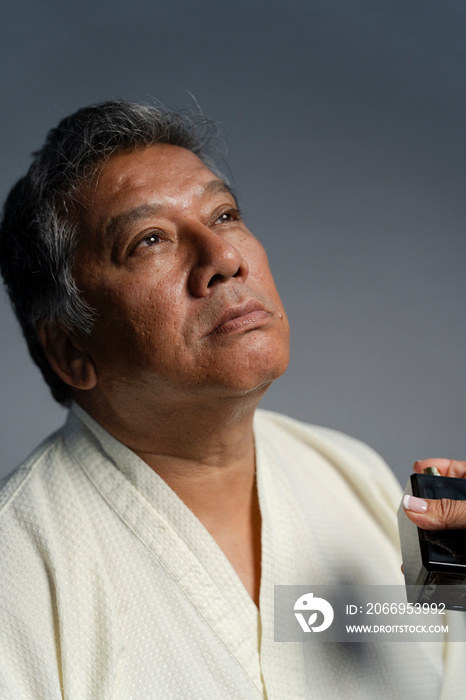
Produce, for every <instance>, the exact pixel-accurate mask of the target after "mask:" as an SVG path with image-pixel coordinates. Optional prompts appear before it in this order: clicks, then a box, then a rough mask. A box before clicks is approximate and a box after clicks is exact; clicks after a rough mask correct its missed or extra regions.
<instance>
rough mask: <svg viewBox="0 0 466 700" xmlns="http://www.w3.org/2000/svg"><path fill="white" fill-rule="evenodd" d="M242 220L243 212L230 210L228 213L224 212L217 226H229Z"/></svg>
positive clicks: (217, 220)
mask: <svg viewBox="0 0 466 700" xmlns="http://www.w3.org/2000/svg"><path fill="white" fill-rule="evenodd" d="M240 220H241V212H240V211H239V209H229V210H228V211H224V212H223V213H222V214H220V216H219V217H218V218H217V219H216V220H215V223H216V224H229V223H231V222H232V221H240Z"/></svg>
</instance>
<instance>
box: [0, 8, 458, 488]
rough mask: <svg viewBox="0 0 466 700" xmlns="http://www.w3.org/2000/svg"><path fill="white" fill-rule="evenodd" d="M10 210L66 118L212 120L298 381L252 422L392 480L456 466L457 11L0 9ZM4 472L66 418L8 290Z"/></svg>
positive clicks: (0, 312) (3, 188)
mask: <svg viewBox="0 0 466 700" xmlns="http://www.w3.org/2000/svg"><path fill="white" fill-rule="evenodd" d="M0 27H1V29H0V32H1V37H2V38H1V42H0V55H1V77H0V80H1V82H0V91H1V100H2V110H1V115H0V143H1V146H0V148H1V163H2V167H1V170H0V195H1V198H2V200H3V199H4V197H5V195H6V193H7V191H8V189H9V188H10V187H11V185H12V184H13V182H14V181H15V180H16V179H17V178H18V177H19V176H20V175H21V174H22V173H23V172H24V170H25V169H26V167H27V166H28V163H29V153H30V152H31V151H32V150H34V149H35V148H37V147H38V146H39V145H40V144H41V143H42V141H43V139H44V136H45V133H46V131H47V130H48V129H49V128H50V127H51V126H54V125H55V124H56V123H57V122H58V120H59V119H60V118H61V117H62V116H63V115H65V114H67V113H69V112H71V111H73V110H75V109H77V108H78V107H80V106H82V105H84V104H87V103H90V102H95V101H100V100H104V99H109V98H114V97H125V98H129V99H136V100H143V101H152V100H153V99H158V100H160V101H161V102H162V103H164V104H165V105H166V106H167V107H171V108H180V107H186V106H191V105H192V104H193V102H192V99H191V97H190V93H192V94H193V95H194V96H195V98H196V100H197V101H198V102H199V104H200V106H201V108H202V109H203V111H204V112H205V113H206V114H207V115H209V116H211V117H212V118H214V119H216V120H218V121H219V122H221V123H222V125H223V133H224V137H225V141H226V142H227V144H228V158H229V161H230V163H231V166H232V169H233V172H234V174H235V181H236V186H237V189H238V192H239V196H240V202H241V204H242V208H243V210H244V212H245V216H246V220H247V222H248V224H249V226H250V228H251V229H252V231H253V232H254V233H256V235H258V236H259V237H260V238H261V239H262V241H263V242H264V244H265V246H266V248H267V250H268V253H269V257H270V261H271V265H272V269H273V271H274V273H275V276H276V279H277V283H278V286H279V289H280V291H281V293H282V297H283V300H284V303H285V306H286V308H287V310H288V313H289V316H290V320H291V324H292V330H293V342H292V364H291V367H290V369H289V371H288V373H287V374H286V375H285V377H283V378H282V379H281V380H279V381H278V382H277V383H276V385H275V386H274V387H273V388H272V389H271V390H270V392H269V394H268V395H267V397H266V399H265V400H264V404H263V405H264V406H266V407H269V408H273V409H275V410H279V411H282V412H284V413H288V414H290V415H292V416H295V417H297V418H300V419H304V420H306V421H309V422H315V423H319V424H322V425H328V426H331V427H334V428H337V429H339V430H343V431H345V432H348V433H350V434H352V435H354V436H356V437H359V438H361V439H363V440H365V441H366V442H368V443H369V444H371V445H372V446H373V447H375V448H376V449H377V450H378V451H380V452H381V453H382V454H383V455H384V456H385V458H386V459H387V460H388V461H389V463H390V464H391V466H392V467H393V469H394V470H395V472H396V473H397V475H398V477H399V478H400V480H401V481H402V482H403V483H404V482H405V481H406V479H407V476H408V474H409V472H410V469H411V464H412V462H413V461H414V459H417V458H421V457H426V456H443V455H445V456H452V457H458V458H461V456H463V457H465V458H466V445H464V438H463V435H464V428H463V425H464V408H463V405H464V394H465V340H466V337H465V319H464V316H465V271H464V258H465V249H466V244H465V235H464V222H465V213H466V211H465V208H466V207H465V200H466V198H465V191H466V190H465V184H466V183H465V179H466V170H465V146H466V90H465V87H466V75H465V68H466V4H465V3H463V2H459V1H457V2H454V1H449V0H439V1H438V2H434V1H432V0H403V1H396V0H386V1H383V2H382V1H380V0H350V1H349V0H341V1H336V2H332V1H331V0H330V1H329V0H288V1H286V0H275V1H273V0H272V1H269V2H265V1H264V0H255V1H254V2H251V0H249V1H247V0H235V2H227V1H226V0H215V1H214V0H196V1H195V2H194V1H192V2H186V1H184V2H183V1H181V0H170V1H169V2H168V1H167V0H163V1H162V2H157V1H154V0H151V1H147V2H142V1H141V0H132V1H131V2H129V1H128V2H123V3H118V2H115V1H110V0H109V1H108V2H105V1H102V0H97V1H96V0H92V2H91V0H80V2H75V3H71V2H63V0H40V1H39V0H16V1H15V2H14V3H13V2H4V3H2V6H1V9H0ZM0 324H1V326H0V327H1V348H0V352H1V364H0V371H1V377H0V382H1V384H0V386H1V396H0V411H1V421H0V450H1V452H0V454H1V460H0V473H1V474H4V473H7V472H8V471H9V470H10V469H11V468H13V467H14V466H15V465H16V464H17V463H18V462H19V461H20V460H21V459H22V458H24V457H25V456H26V455H27V454H28V452H29V451H30V450H31V449H32V448H33V447H34V446H35V445H36V444H37V442H38V441H39V440H40V439H42V438H43V437H44V436H45V435H46V434H47V433H49V432H50V431H51V430H52V429H54V428H55V427H57V426H58V425H60V424H61V422H62V421H63V417H64V414H63V411H62V410H61V409H60V408H59V407H58V406H57V405H55V404H54V402H53V400H52V399H51V398H50V397H49V394H48V390H47V388H46V387H45V385H44V384H43V382H42V379H41V377H40V375H39V372H38V371H37V370H36V369H35V367H34V366H33V365H32V363H31V361H30V360H29V358H28V355H27V351H26V348H25V346H24V343H23V341H22V338H21V334H20V331H19V329H18V327H17V324H16V321H15V320H14V319H13V317H12V313H11V311H10V309H9V306H8V302H7V300H6V298H5V294H0Z"/></svg>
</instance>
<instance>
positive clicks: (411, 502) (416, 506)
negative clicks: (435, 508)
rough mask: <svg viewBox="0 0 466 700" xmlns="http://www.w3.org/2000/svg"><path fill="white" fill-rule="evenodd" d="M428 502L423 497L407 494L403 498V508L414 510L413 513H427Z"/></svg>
mask: <svg viewBox="0 0 466 700" xmlns="http://www.w3.org/2000/svg"><path fill="white" fill-rule="evenodd" d="M427 506H428V503H427V501H424V500H423V499H422V498H416V496H408V495H407V494H406V496H405V497H404V498H403V508H405V510H412V511H413V513H425V512H426V510H427Z"/></svg>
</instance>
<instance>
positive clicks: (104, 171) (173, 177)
mask: <svg viewBox="0 0 466 700" xmlns="http://www.w3.org/2000/svg"><path fill="white" fill-rule="evenodd" d="M212 180H219V178H217V176H216V175H214V174H213V173H212V171H211V170H209V168H207V166H206V165H205V164H204V163H203V162H202V161H201V160H200V159H199V158H198V157H197V156H196V155H195V154H194V153H192V152H191V151H188V150H187V149H185V148H181V147H179V146H172V145H169V144H155V145H153V146H148V147H147V148H144V149H141V150H138V151H132V152H125V153H118V154H116V155H114V156H111V157H110V158H109V159H108V160H107V161H106V162H105V163H104V164H103V165H102V166H101V167H100V168H99V169H98V171H97V175H96V177H95V178H94V180H93V183H92V186H91V189H90V191H89V192H88V194H89V195H90V197H91V199H92V201H93V202H94V203H100V202H102V203H104V202H107V203H108V204H109V205H110V204H113V203H115V199H116V200H119V199H125V198H128V197H135V196H137V195H138V194H140V195H141V196H143V197H147V195H149V196H153V197H154V198H157V197H165V198H171V197H178V196H180V195H182V194H183V193H184V192H187V191H189V192H190V194H192V195H196V193H201V191H202V189H203V187H205V185H206V184H207V183H208V182H210V181H212ZM219 181H220V180H219ZM220 182H221V181H220Z"/></svg>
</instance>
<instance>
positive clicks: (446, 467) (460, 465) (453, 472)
mask: <svg viewBox="0 0 466 700" xmlns="http://www.w3.org/2000/svg"><path fill="white" fill-rule="evenodd" d="M427 467H436V469H438V470H439V472H440V474H441V475H442V476H454V477H456V478H457V479H465V478H466V462H460V461H459V460H457V459H441V458H440V457H435V458H431V459H418V460H417V462H414V471H415V472H416V473H417V474H422V472H423V471H424V469H427Z"/></svg>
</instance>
